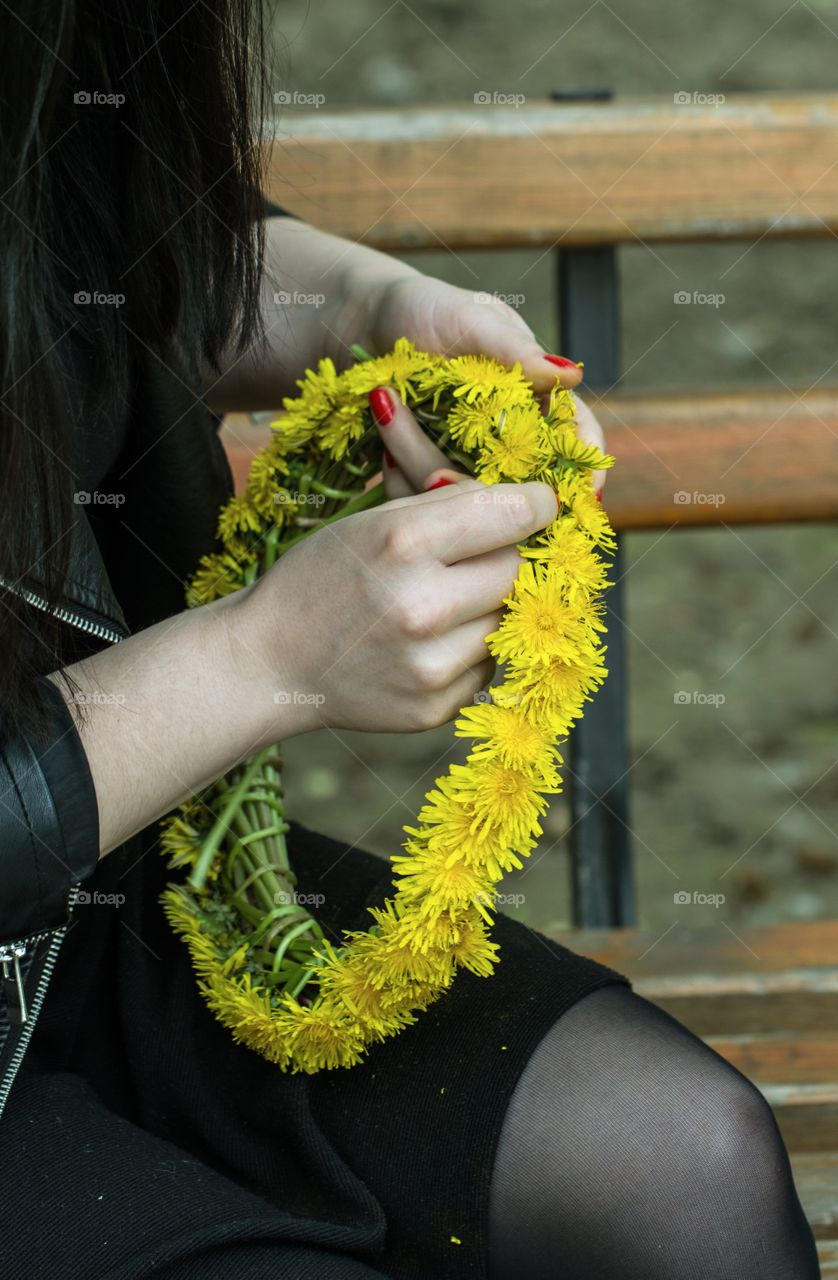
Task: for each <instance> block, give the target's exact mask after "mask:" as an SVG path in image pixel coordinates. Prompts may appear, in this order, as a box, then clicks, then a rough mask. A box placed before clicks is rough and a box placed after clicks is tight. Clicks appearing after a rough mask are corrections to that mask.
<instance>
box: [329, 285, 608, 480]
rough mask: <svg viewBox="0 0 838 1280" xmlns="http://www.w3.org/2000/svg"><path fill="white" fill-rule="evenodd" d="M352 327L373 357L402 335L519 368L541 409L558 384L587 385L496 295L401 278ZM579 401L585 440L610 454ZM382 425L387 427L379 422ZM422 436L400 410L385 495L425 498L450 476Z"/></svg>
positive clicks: (373, 295)
mask: <svg viewBox="0 0 838 1280" xmlns="http://www.w3.org/2000/svg"><path fill="white" fill-rule="evenodd" d="M352 323H353V325H354V326H356V329H357V330H358V332H360V333H362V334H363V337H362V338H353V339H351V340H356V342H360V343H361V344H362V346H365V347H368V349H370V351H372V353H374V355H377V353H380V352H384V351H389V349H390V347H393V344H394V343H395V339H397V338H399V337H402V335H404V337H408V338H409V339H411V340H412V342H413V343H415V344H416V346H417V347H418V348H420V349H421V351H432V352H443V353H444V355H447V356H461V355H470V353H478V355H482V356H491V357H494V358H495V360H499V361H500V362H502V364H504V365H513V364H514V362H516V361H519V364H521V366H522V369H523V372H525V375H526V376H527V378H528V379H530V380H531V383H532V385H534V388H535V390H536V392H537V393H540V396H541V402H542V407H544V408H546V404H548V399H549V394H550V390H551V389H553V387H554V385H555V383H557V379H558V380H559V381H560V383H562V385H563V387H565V388H568V389H569V390H572V389H573V388H574V387H578V384H580V383H581V380H582V371H581V370H580V367H578V366H577V365H576V364H573V361H572V360H567V358H565V357H564V356H553V355H550V353H548V352H545V351H544V348H542V347H541V346H540V343H539V342H537V339H536V337H535V334H534V333H532V330H531V329H530V326H528V325H527V323H526V321H525V320H523V319H522V316H519V315H518V312H517V311H516V310H514V308H513V307H510V306H509V305H508V303H507V302H503V301H500V300H499V298H496V297H494V294H490V293H480V292H472V291H470V289H461V288H458V287H457V285H453V284H447V283H445V282H444V280H436V279H434V278H432V276H427V275H421V274H420V273H418V271H412V273H411V274H407V275H404V274H397V275H395V276H394V278H391V279H389V280H388V279H385V280H384V282H381V283H379V284H377V287H374V288H371V289H368V291H367V293H366V296H365V301H363V305H362V306H361V308H360V310H358V311H356V314H354V316H353V321H352ZM385 394H389V397H390V398H391V401H393V403H394V404H399V403H400V402H399V401H398V397H397V393H395V392H393V390H390V392H388V393H385ZM574 399H576V406H577V420H578V429H580V435H581V436H582V439H585V440H587V442H590V443H591V444H596V447H597V448H599V449H601V451H603V452H605V440H604V436H603V429H601V426H600V425H599V422H597V420H596V417H595V416H594V413H592V412H591V410H590V408H589V407H587V404H585V403H583V402H582V399H581V397H578V396H576V397H574ZM374 410H375V404H374ZM411 424H412V426H411ZM379 425H380V426H386V425H388V424H384V422H381V420H380V419H379ZM417 433H420V428H418V424H416V420H415V419H413V416H412V415H411V413H408V412H407V410H404V407H403V406H402V407H400V408H398V410H397V415H395V417H394V420H393V424H391V428H390V429H389V430H385V431H383V438H384V442H385V444H386V445H388V448H389V453H390V457H391V458H394V460H395V461H397V468H391V467H390V468H388V467H386V466H385V467H384V480H385V485H386V490H388V494H394V495H395V494H404V493H417V492H421V490H422V489H426V488H427V485H429V484H432V483H434V481H435V480H438V479H440V476H443V475H445V476H448V475H450V474H452V472H450V470H449V468H447V466H445V460H444V458H443V456H441V454H440V453H439V451H438V449H434V445H432V444H430V442H427V440H426V447H425V445H422V444H421V442H420V439H418V435H417ZM420 434H421V433H420ZM411 436H412V443H411ZM422 439H423V436H422ZM388 442H391V444H390V443H388ZM434 454H436V457H434ZM407 460H409V463H408V472H406V471H404V468H403V466H402V462H403V461H407ZM420 460H422V461H423V463H427V467H426V470H425V471H422V468H421V466H420V468H418V470H417V466H418V463H420ZM385 462H386V454H385ZM388 470H389V474H388ZM435 471H439V472H440V474H439V475H432V474H431V472H435ZM605 475H606V472H604V471H596V472H595V474H594V486H595V489H596V490H597V493H601V492H603V486H604V484H605Z"/></svg>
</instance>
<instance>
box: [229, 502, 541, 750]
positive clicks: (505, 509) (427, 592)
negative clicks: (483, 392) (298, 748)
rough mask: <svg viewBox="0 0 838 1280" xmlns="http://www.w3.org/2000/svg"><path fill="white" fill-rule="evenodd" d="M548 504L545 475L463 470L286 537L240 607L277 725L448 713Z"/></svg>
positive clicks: (248, 657)
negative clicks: (520, 548)
mask: <svg viewBox="0 0 838 1280" xmlns="http://www.w3.org/2000/svg"><path fill="white" fill-rule="evenodd" d="M555 514H556V498H555V495H554V493H553V491H552V490H551V489H550V488H549V486H548V485H546V484H540V483H530V484H500V485H491V486H486V485H483V484H481V483H479V482H478V481H476V480H472V479H468V478H464V479H463V480H462V481H460V482H459V483H454V484H449V485H447V486H445V487H442V488H436V489H434V490H432V491H431V492H428V493H422V494H419V495H416V496H411V497H405V498H400V499H396V500H395V501H392V502H389V503H387V504H386V505H384V506H382V507H377V508H374V509H372V510H369V511H365V512H360V513H358V514H356V515H352V516H347V517H346V518H345V519H344V520H339V521H336V522H335V524H333V525H327V526H324V527H323V528H322V529H320V530H318V531H316V532H315V533H312V534H311V535H310V536H309V537H307V538H305V539H304V540H303V541H301V542H299V543H298V544H297V545H296V546H295V547H292V548H291V550H290V551H288V552H286V554H285V555H284V556H283V557H282V559H281V560H280V561H279V563H278V564H276V565H275V566H274V567H273V568H272V569H271V570H270V571H269V572H268V573H267V574H266V575H265V576H264V577H263V578H261V579H260V580H259V581H258V582H257V583H256V585H255V586H254V587H253V588H252V589H251V590H249V591H248V592H247V598H246V599H243V600H242V602H241V604H242V611H241V612H242V616H241V618H240V619H239V622H240V623H241V624H243V629H242V630H241V632H240V634H241V636H242V641H243V646H244V647H243V658H244V660H245V661H246V662H248V663H250V664H251V672H250V675H251V679H253V678H258V671H254V670H253V669H252V664H253V663H254V662H258V663H259V664H260V667H261V669H262V671H263V673H264V675H265V677H266V683H267V685H269V686H270V688H271V690H272V701H273V704H274V706H273V712H272V713H271V712H269V718H270V716H271V715H273V718H274V723H275V727H276V735H275V736H276V737H277V738H279V737H281V736H285V737H287V736H289V735H290V734H294V733H303V732H306V731H308V730H309V729H313V728H318V727H320V726H321V725H328V726H331V727H334V728H345V729H363V730H371V731H378V732H405V731H411V730H420V729H429V728H432V727H434V726H436V725H439V724H443V723H444V722H446V721H447V720H450V719H451V718H452V717H453V716H454V715H456V713H457V711H458V710H459V709H460V708H461V707H462V706H465V705H466V704H467V703H468V702H470V701H471V700H472V699H473V697H474V695H475V693H477V692H478V690H480V689H482V688H483V687H484V686H485V685H486V684H487V683H488V682H489V680H490V679H491V675H492V672H493V670H494V665H493V662H492V659H491V658H490V657H489V654H488V650H487V648H486V645H485V642H484V638H485V636H486V635H488V634H489V632H490V631H494V630H495V628H496V627H497V625H498V622H499V620H500V612H499V610H500V607H501V605H502V603H503V600H504V598H505V597H506V596H508V595H509V592H510V590H511V588H512V584H513V582H514V580H515V576H516V574H517V571H518V566H519V564H520V556H519V554H518V552H517V550H516V547H515V544H516V543H519V542H522V541H523V540H524V539H525V538H527V537H529V536H530V534H532V533H534V532H536V531H537V530H539V529H543V528H544V527H545V526H546V525H548V524H549V523H550V522H551V521H552V520H553V518H554V517H555ZM238 629H239V628H237V630H238ZM266 732H267V735H268V738H270V727H266Z"/></svg>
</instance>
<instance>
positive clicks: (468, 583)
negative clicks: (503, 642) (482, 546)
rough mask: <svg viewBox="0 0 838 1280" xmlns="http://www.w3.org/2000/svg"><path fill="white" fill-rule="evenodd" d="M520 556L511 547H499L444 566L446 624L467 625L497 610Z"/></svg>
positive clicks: (520, 558)
mask: <svg viewBox="0 0 838 1280" xmlns="http://www.w3.org/2000/svg"><path fill="white" fill-rule="evenodd" d="M521 560H522V557H521V556H520V555H519V554H518V552H517V551H516V549H515V547H501V548H500V550H498V551H487V552H486V554H485V555H482V556H472V557H471V559H470V560H461V561H459V563H457V564H452V565H447V566H446V568H445V570H444V572H445V574H446V578H445V582H446V586H447V588H448V590H449V592H450V593H451V598H452V599H453V602H454V603H453V605H452V608H451V612H450V615H449V625H455V624H457V623H464V622H468V621H469V620H470V619H472V618H479V617H482V616H483V615H485V614H488V613H491V612H493V611H494V610H496V609H500V607H501V605H502V604H503V602H504V600H505V599H506V597H507V596H508V595H509V593H510V591H511V590H512V587H513V585H514V583H515V579H516V578H517V576H518V570H519V569H520V567H521Z"/></svg>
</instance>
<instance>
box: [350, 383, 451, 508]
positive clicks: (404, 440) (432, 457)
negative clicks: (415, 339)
mask: <svg viewBox="0 0 838 1280" xmlns="http://www.w3.org/2000/svg"><path fill="white" fill-rule="evenodd" d="M369 401H370V409H371V411H372V416H373V419H374V421H375V423H376V426H377V427H378V430H379V433H380V435H381V439H382V441H383V442H384V446H385V448H386V449H388V450H389V452H390V455H391V457H392V458H393V459H394V460H395V462H396V465H397V467H398V468H399V470H400V471H401V473H402V475H403V476H404V477H405V479H406V480H407V482H408V484H410V485H412V486H413V489H414V491H415V492H417V493H420V492H421V491H422V489H424V487H425V480H426V478H427V477H428V476H429V475H430V473H431V472H432V471H437V470H439V469H440V468H445V467H447V466H448V459H447V458H446V456H445V454H444V453H443V452H442V450H441V449H438V448H437V446H436V445H435V444H434V443H433V441H432V440H430V439H429V438H428V436H426V435H425V432H424V431H423V430H422V428H421V427H420V426H419V423H418V422H417V421H416V419H415V418H414V416H413V414H412V413H411V412H410V410H409V409H408V408H407V407H406V406H405V404H404V403H403V402H402V400H401V399H400V398H399V395H398V394H397V392H396V391H394V390H393V388H392V387H376V388H375V390H374V391H371V392H370V397H369ZM388 415H389V416H388Z"/></svg>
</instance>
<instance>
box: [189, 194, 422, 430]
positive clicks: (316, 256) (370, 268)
mask: <svg viewBox="0 0 838 1280" xmlns="http://www.w3.org/2000/svg"><path fill="white" fill-rule="evenodd" d="M418 274H419V273H418V272H416V271H415V269H414V268H413V267H409V266H407V265H406V264H405V263H402V262H399V261H398V260H397V259H396V258H391V257H389V255H387V254H386V253H379V252H378V250H376V249H369V248H367V247H366V246H365V245H359V244H354V243H353V242H352V241H350V240H344V239H342V238H341V237H340V236H334V235H330V234H329V233H328V232H326V231H320V230H318V228H317V227H312V226H310V225H309V223H307V222H302V221H300V220H298V219H296V218H269V219H267V222H266V227H265V265H264V271H263V282H262V302H261V311H262V318H263V321H264V328H265V341H264V342H263V343H262V344H260V346H259V347H258V349H253V350H251V351H249V352H248V353H247V354H245V355H244V356H241V357H239V358H236V357H235V356H233V355H230V356H229V357H228V358H227V359H226V360H225V361H224V362H223V364H222V373H221V376H220V377H219V376H218V374H215V375H212V374H208V375H207V391H206V399H207V403H208V404H209V406H210V408H211V409H212V410H213V411H214V412H216V413H227V412H236V411H239V412H248V411H254V410H257V409H276V408H277V407H278V406H279V404H280V401H281V399H282V397H283V396H287V395H293V394H295V393H296V388H295V381H296V379H297V378H299V377H301V376H302V374H303V372H304V370H305V369H306V368H309V367H311V366H313V365H315V364H316V362H317V360H318V359H321V358H322V357H324V356H331V358H332V359H333V360H334V361H335V363H336V365H338V367H339V368H342V367H345V366H346V365H347V364H348V363H349V360H350V356H349V350H348V348H349V345H350V343H352V342H359V343H361V345H362V346H363V345H365V343H366V342H368V341H369V340H370V334H369V332H368V329H369V324H370V320H369V317H370V313H371V306H370V302H371V299H373V298H374V296H375V294H376V292H377V290H379V289H380V288H383V287H384V286H386V285H387V284H389V283H390V282H392V281H393V280H395V279H397V278H399V277H401V276H406V275H418Z"/></svg>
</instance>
